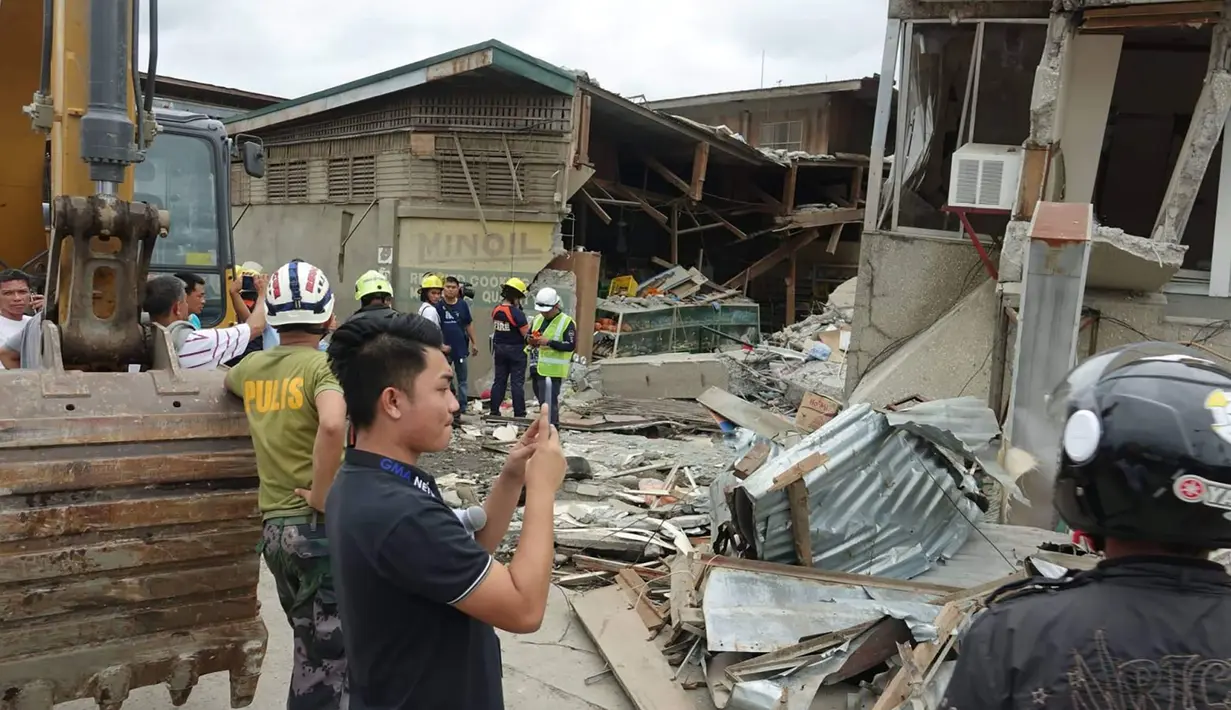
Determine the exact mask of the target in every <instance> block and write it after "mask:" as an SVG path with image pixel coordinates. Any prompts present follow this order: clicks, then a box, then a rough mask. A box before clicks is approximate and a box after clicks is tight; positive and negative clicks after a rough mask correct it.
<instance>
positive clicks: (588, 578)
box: [552, 572, 612, 587]
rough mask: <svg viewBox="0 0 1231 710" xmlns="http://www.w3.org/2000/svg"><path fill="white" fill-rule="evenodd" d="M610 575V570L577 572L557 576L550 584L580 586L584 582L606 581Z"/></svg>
mask: <svg viewBox="0 0 1231 710" xmlns="http://www.w3.org/2000/svg"><path fill="white" fill-rule="evenodd" d="M611 576H612V574H611V573H610V572H579V573H577V574H566V575H564V576H563V577H557V578H556V579H554V580H553V581H552V584H556V585H559V586H561V587H580V586H582V585H585V584H593V583H594V582H603V581H606V580H608V579H611Z"/></svg>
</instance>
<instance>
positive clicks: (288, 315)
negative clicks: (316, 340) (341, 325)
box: [265, 261, 333, 327]
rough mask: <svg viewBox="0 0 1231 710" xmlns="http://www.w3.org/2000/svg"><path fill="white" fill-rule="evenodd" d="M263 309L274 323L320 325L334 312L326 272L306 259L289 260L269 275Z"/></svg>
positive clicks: (273, 324) (269, 320) (277, 324)
mask: <svg viewBox="0 0 1231 710" xmlns="http://www.w3.org/2000/svg"><path fill="white" fill-rule="evenodd" d="M265 309H266V311H267V313H268V315H267V316H266V320H268V322H269V324H270V325H272V326H274V327H277V326H280V325H292V324H301V325H319V324H321V323H325V322H327V321H328V320H329V318H330V316H332V315H333V289H331V288H330V287H329V279H328V278H326V277H325V272H323V271H321V270H320V269H318V268H316V267H315V266H313V265H311V264H309V263H308V262H306V261H292V262H291V263H289V264H286V265H284V266H283V267H282V268H280V269H278V270H277V271H276V272H275V273H274V275H273V276H271V277H270V279H269V285H268V286H266V287H265Z"/></svg>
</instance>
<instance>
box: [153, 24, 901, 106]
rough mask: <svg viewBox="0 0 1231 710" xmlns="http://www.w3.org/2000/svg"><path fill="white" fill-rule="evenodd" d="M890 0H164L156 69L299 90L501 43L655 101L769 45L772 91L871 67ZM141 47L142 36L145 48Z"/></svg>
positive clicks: (739, 77) (705, 89)
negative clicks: (518, 0)
mask: <svg viewBox="0 0 1231 710" xmlns="http://www.w3.org/2000/svg"><path fill="white" fill-rule="evenodd" d="M886 3H887V0H856V1H852V0H761V1H760V2H759V3H750V2H747V0H713V1H712V2H705V1H704V0H625V1H624V2H619V3H610V2H603V3H580V2H576V0H539V2H535V3H510V2H503V1H501V2H497V1H496V0H455V1H454V2H415V3H406V2H399V1H395V0H352V1H351V2H349V3H338V2H335V1H334V0H261V1H260V2H252V1H251V0H213V1H212V2H208V3H202V2H163V3H160V6H159V14H160V17H159V59H158V71H159V73H160V74H163V75H166V76H174V77H177V78H182V79H189V80H192V81H200V82H205V83H210V84H220V85H223V86H230V87H235V88H241V89H246V90H249V91H257V92H262V93H268V94H274V95H278V96H285V97H294V96H299V95H302V94H306V93H310V92H313V91H318V90H321V89H326V88H329V87H331V86H336V85H337V84H341V83H344V82H347V81H351V80H354V79H358V78H361V77H364V76H367V75H370V74H374V73H377V72H380V71H384V70H386V69H390V68H393V67H396V66H399V65H402V64H409V63H411V62H414V61H417V60H419V59H423V58H425V57H429V56H432V55H434V54H439V53H442V52H447V51H450V50H453V49H456V48H458V47H462V46H465V45H468V44H474V43H476V42H481V41H483V40H486V39H491V38H495V39H499V40H501V41H502V42H505V43H506V44H509V45H512V46H514V47H516V48H518V49H520V50H522V51H524V52H527V53H529V54H531V55H534V56H535V57H538V58H539V59H542V60H544V61H547V62H550V63H552V64H556V65H559V66H564V67H568V68H570V69H583V70H585V71H587V72H588V73H589V74H590V76H591V77H593V78H594V79H596V80H598V81H599V83H601V84H602V85H603V87H604V88H607V89H610V90H613V91H617V92H619V93H621V94H624V95H625V96H636V95H644V96H646V97H647V98H649V99H659V98H668V97H672V96H682V95H688V94H702V93H711V92H718V91H733V90H738V89H747V88H756V87H757V86H759V85H760V84H761V81H762V53H764V83H765V85H766V86H772V85H775V84H779V83H781V84H799V83H806V82H813V81H826V80H829V81H837V80H840V79H850V78H856V77H862V76H869V75H871V74H874V73H877V72H878V71H879V70H880V66H879V65H880V54H881V46H882V38H883V36H884V27H885V17H886ZM143 6H144V4H143ZM146 20H148V18H143V23H144V22H145V21H146ZM147 47H148V44H147V40H146V38H145V37H143V38H142V56H143V57H144V55H145V49H146V48H147ZM142 64H143V65H144V59H143V60H142Z"/></svg>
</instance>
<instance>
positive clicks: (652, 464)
mask: <svg viewBox="0 0 1231 710" xmlns="http://www.w3.org/2000/svg"><path fill="white" fill-rule="evenodd" d="M698 400H699V401H700V402H701V403H703V404H705V405H706V407H708V408H709V409H711V410H712V411H713V412H714V415H715V417H716V418H717V419H718V420H719V422H720V424H722V425H723V429H724V431H728V432H729V433H728V437H727V439H728V442H727V443H728V444H733V445H734V453H735V456H736V458H735V459H732V458H731V457H730V456H729V455H728V454H729V453H731V451H729V450H728V448H729V447H725V446H720V445H711V448H712V450H714V451H717V452H719V455H716V456H715V458H714V460H712V461H708V462H707V465H705V466H700V465H696V464H695V462H696V461H698V459H694V458H693V457H692V455H691V452H684V451H679V452H671V453H667V454H666V456H665V457H664V458H661V459H654V458H651V457H650V456H648V452H647V451H646V450H643V449H640V448H639V449H638V450H636V451H634V452H633V454H632V455H631V456H628V455H626V457H625V458H624V459H622V460H620V461H618V462H617V461H613V460H612V458H613V457H614V456H616V455H617V454H615V453H614V452H612V451H610V444H609V443H608V442H605V441H599V442H594V444H592V445H589V447H588V448H586V449H585V451H586V453H587V455H588V456H596V458H597V456H600V455H605V456H606V457H607V461H606V462H604V463H602V464H598V465H596V463H597V462H596V461H595V460H591V462H590V463H591V469H592V474H593V475H592V478H591V479H590V480H589V481H588V482H589V484H590V485H594V486H601V485H605V484H610V483H611V482H614V481H619V482H620V483H621V485H622V486H623V487H624V491H623V492H622V493H621V494H618V495H617V496H616V500H614V501H612V500H608V501H605V502H603V503H595V504H580V503H561V506H560V507H559V508H558V513H557V531H556V535H557V547H558V552H559V555H558V556H557V561H558V562H559V563H560V567H561V569H560V570H558V572H557V580H556V581H557V583H558V584H560V585H561V586H564V587H566V588H569V589H570V590H572V592H573V594H572V605H573V608H574V611H575V613H576V615H577V617H578V619H579V620H580V623H581V624H582V626H583V627H584V628H585V629H586V631H587V632H588V633H589V635H590V636H591V638H592V639H593V640H594V643H595V644H596V646H597V649H598V652H599V653H600V654H601V655H602V657H603V658H604V659H605V660H606V662H607V664H608V666H609V668H610V672H611V673H612V674H613V675H614V677H615V679H616V680H617V681H618V682H619V683H620V685H621V687H623V688H624V690H625V691H626V694H627V695H628V697H629V700H630V701H631V703H632V705H633V706H634V707H637V708H645V709H649V708H672V709H674V708H679V709H680V710H684V709H685V708H693V707H698V705H697V704H696V700H695V699H694V698H693V697H692V696H691V695H690V693H689V691H698V692H706V693H708V695H709V696H710V698H711V699H712V701H713V705H714V707H715V708H730V709H732V710H771V709H778V708H792V709H794V708H798V709H800V710H804V709H806V708H810V707H844V708H862V709H865V710H866V709H871V710H890V709H893V708H902V707H938V703H939V700H940V698H941V697H942V696H943V694H944V689H945V686H946V685H947V683H948V679H949V678H950V677H951V674H952V671H953V667H954V664H955V661H954V660H953V659H954V657H955V654H956V652H957V649H956V644H955V641H956V639H957V637H958V635H960V633H961V632H962V631H964V630H965V628H967V627H968V626H969V624H970V621H971V619H972V617H973V615H974V613H975V612H976V611H978V610H979V609H980V608H982V606H983V604H984V600H985V599H986V597H987V595H988V594H990V593H991V592H992V591H993V590H995V589H997V588H998V587H1000V586H1002V585H1004V584H1007V583H1009V582H1013V581H1017V580H1020V579H1024V578H1025V577H1026V576H1027V575H1040V574H1041V575H1045V576H1051V577H1058V576H1060V575H1061V574H1063V573H1064V572H1065V570H1067V569H1071V568H1088V567H1090V566H1091V565H1092V564H1093V558H1092V557H1090V556H1084V557H1075V556H1072V555H1068V554H1064V553H1063V552H1056V550H1062V549H1065V548H1064V547H1063V546H1064V543H1065V542H1066V540H1065V538H1064V536H1062V535H1060V534H1058V533H1052V532H1048V531H1043V530H1037V529H1033V528H1020V527H1014V526H1007V525H997V524H993V523H990V522H985V517H986V516H985V510H986V509H988V508H989V506H988V505H987V503H988V502H987V501H986V500H985V496H984V493H983V491H982V489H981V487H980V483H979V481H977V480H976V477H978V478H982V479H986V480H990V481H995V482H996V485H997V486H999V487H1000V489H1001V490H1002V491H1003V495H1004V496H1005V497H1006V498H1018V497H1019V496H1020V492H1019V491H1017V489H1016V486H1015V484H1014V483H1013V481H1012V480H1011V479H1010V478H1009V477H1008V475H1007V474H1005V472H1004V471H1003V470H1002V469H1000V467H999V465H998V463H997V461H996V455H995V440H996V438H997V437H998V436H999V433H1000V432H999V427H998V425H997V424H996V420H995V416H994V415H993V414H992V412H991V411H990V410H987V408H986V407H984V406H983V405H982V403H981V402H979V401H978V400H977V399H974V398H959V399H952V400H936V401H931V402H917V403H915V404H914V405H913V406H911V407H909V408H905V409H902V410H900V411H885V412H881V411H875V410H872V409H871V408H870V407H868V406H867V405H858V406H854V407H851V408H849V409H847V410H845V411H843V412H842V413H841V414H838V415H837V416H836V417H834V416H833V414H832V411H831V410H833V409H836V406H834V407H830V406H829V405H828V404H827V403H826V402H825V401H824V400H821V399H820V398H816V397H815V396H814V397H812V398H810V399H808V400H807V402H806V404H807V406H806V407H803V408H801V414H802V413H803V411H804V410H809V411H812V410H813V408H815V407H820V408H825V409H827V411H826V412H824V413H825V414H828V416H831V417H833V418H832V419H831V420H828V421H827V423H826V424H824V426H821V427H820V428H819V429H816V430H815V431H812V432H811V433H807V431H809V430H808V429H807V428H805V427H804V426H803V425H801V423H800V422H799V417H798V416H797V417H796V421H794V422H793V421H791V420H789V419H786V418H784V417H782V416H780V415H777V414H775V413H773V412H770V411H767V410H765V409H762V408H760V407H758V406H756V405H754V404H752V403H750V402H747V401H745V400H742V399H740V398H739V397H736V396H734V395H732V394H731V393H729V392H726V391H724V390H720V389H718V388H712V389H711V390H709V391H707V392H705V393H704V394H703V395H702V396H701V397H698ZM817 416H819V414H818V415H817ZM626 438H627V437H626ZM647 443H648V444H650V445H654V444H657V441H656V440H647ZM688 445H689V446H694V445H700V444H699V440H697V439H695V438H694V439H693V440H691V441H690V442H689V443H688ZM702 446H703V445H702ZM719 460H722V461H728V462H730V461H732V460H734V463H733V464H732V463H727V464H726V465H725V466H723V467H721V468H719V467H716V466H713V465H711V464H716V463H718V462H719ZM613 463H615V464H617V465H615V466H612V465H611V464H613ZM647 474H653V475H651V476H649V478H650V480H648V481H647V480H644V479H643V477H645V476H647ZM707 484H708V485H707ZM976 529H977V530H978V531H977V533H975V530H976ZM647 635H648V638H647ZM813 703H820V705H814V704H813Z"/></svg>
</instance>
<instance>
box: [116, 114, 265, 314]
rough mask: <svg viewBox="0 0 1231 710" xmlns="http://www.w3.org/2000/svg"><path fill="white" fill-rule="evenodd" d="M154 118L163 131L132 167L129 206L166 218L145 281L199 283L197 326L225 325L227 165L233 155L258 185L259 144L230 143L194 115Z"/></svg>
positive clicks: (231, 255) (211, 122)
mask: <svg viewBox="0 0 1231 710" xmlns="http://www.w3.org/2000/svg"><path fill="white" fill-rule="evenodd" d="M154 116H155V117H156V119H157V121H158V125H159V126H160V127H161V129H162V130H161V132H160V133H159V134H158V138H157V139H156V140H155V141H154V142H153V143H152V144H151V145H150V147H149V148H147V149H146V151H145V160H144V161H142V162H141V163H138V164H137V165H135V166H134V167H133V200H135V201H138V202H144V203H146V204H149V205H152V206H154V207H155V208H157V209H160V210H166V211H167V212H168V213H169V214H170V228H169V229H168V233H167V237H165V238H163V239H160V240H158V241H156V242H155V243H154V251H153V254H152V255H151V257H150V269H149V270H150V274H151V275H156V274H165V273H172V274H173V273H176V272H181V271H191V272H193V273H196V274H198V275H200V276H201V277H202V278H204V279H205V295H206V301H205V311H204V312H203V313H202V314H201V325H202V326H203V327H207V328H211V327H215V326H220V325H231V324H233V323H234V322H235V309H234V308H233V307H232V306H231V303H230V299H229V298H228V297H227V284H228V280H229V278H230V274H231V272H232V269H231V268H230V267H231V266H232V265H233V264H234V263H235V246H234V240H233V238H232V235H231V221H230V220H231V205H230V202H231V196H230V176H231V172H230V164H231V160H232V157H233V156H237V155H238V157H241V159H243V161H244V168H245V170H246V171H247V172H248V173H249V174H250V175H253V176H254V177H261V176H262V175H264V152H263V148H262V146H261V144H260V143H258V142H252V141H248V142H244V143H239V144H237V143H235V142H234V141H232V140H231V139H229V138H227V134H226V129H225V128H224V127H223V125H222V123H221V122H220V121H217V120H215V119H212V118H208V117H206V116H203V115H201V114H197V113H190V112H186V111H177V110H174V109H165V108H162V109H157V110H156V111H155V112H154ZM244 156H247V157H246V158H244Z"/></svg>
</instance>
